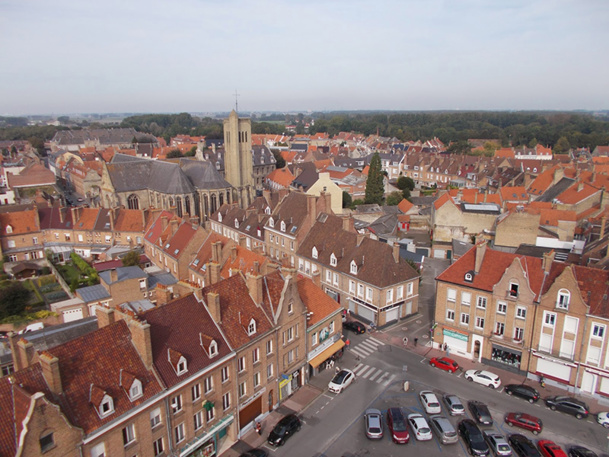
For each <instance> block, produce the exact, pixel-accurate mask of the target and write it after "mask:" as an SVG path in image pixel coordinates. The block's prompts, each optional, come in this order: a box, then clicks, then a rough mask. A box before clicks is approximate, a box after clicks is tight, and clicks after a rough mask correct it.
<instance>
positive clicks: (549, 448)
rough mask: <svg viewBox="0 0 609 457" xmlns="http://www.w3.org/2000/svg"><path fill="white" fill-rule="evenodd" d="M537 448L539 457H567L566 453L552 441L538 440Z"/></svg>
mask: <svg viewBox="0 0 609 457" xmlns="http://www.w3.org/2000/svg"><path fill="white" fill-rule="evenodd" d="M537 447H538V448H539V450H540V451H541V455H545V456H546V457H567V453H566V452H565V451H563V450H562V449H561V447H560V446H559V445H558V444H556V443H555V442H554V441H550V440H539V441H538V442H537Z"/></svg>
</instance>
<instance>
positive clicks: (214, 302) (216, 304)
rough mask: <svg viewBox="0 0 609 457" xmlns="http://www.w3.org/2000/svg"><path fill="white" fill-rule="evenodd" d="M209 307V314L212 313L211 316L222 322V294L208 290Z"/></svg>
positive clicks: (215, 320) (217, 321)
mask: <svg viewBox="0 0 609 457" xmlns="http://www.w3.org/2000/svg"><path fill="white" fill-rule="evenodd" d="M207 307H208V308H209V314H211V317H212V319H213V320H214V322H216V323H220V322H222V315H221V313H220V295H218V294H216V293H214V292H208V293H207Z"/></svg>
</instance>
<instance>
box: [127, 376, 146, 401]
mask: <svg viewBox="0 0 609 457" xmlns="http://www.w3.org/2000/svg"><path fill="white" fill-rule="evenodd" d="M142 395H143V391H142V383H141V382H140V380H139V379H134V380H133V384H131V388H130V389H129V400H131V401H133V400H135V399H137V398H140V397H141V396H142Z"/></svg>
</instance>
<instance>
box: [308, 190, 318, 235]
mask: <svg viewBox="0 0 609 457" xmlns="http://www.w3.org/2000/svg"><path fill="white" fill-rule="evenodd" d="M307 215H308V217H309V220H310V221H311V227H312V226H313V224H315V220H316V219H317V197H316V196H315V195H308V194H307Z"/></svg>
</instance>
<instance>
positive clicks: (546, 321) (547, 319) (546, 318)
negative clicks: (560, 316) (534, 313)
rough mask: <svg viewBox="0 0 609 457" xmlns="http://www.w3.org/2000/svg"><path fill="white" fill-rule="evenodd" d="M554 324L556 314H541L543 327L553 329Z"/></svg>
mask: <svg viewBox="0 0 609 457" xmlns="http://www.w3.org/2000/svg"><path fill="white" fill-rule="evenodd" d="M555 324H556V313H549V312H547V311H544V312H543V325H545V326H547V327H554V325H555Z"/></svg>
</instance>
